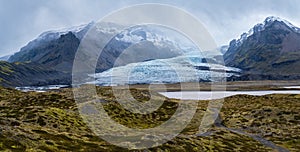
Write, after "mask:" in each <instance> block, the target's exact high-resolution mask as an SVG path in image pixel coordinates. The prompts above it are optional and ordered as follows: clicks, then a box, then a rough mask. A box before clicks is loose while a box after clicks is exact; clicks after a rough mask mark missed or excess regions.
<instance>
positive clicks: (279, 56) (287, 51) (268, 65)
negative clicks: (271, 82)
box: [224, 17, 300, 80]
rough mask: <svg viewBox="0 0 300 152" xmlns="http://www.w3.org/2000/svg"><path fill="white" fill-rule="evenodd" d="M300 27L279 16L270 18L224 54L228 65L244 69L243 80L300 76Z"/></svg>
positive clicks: (295, 77)
mask: <svg viewBox="0 0 300 152" xmlns="http://www.w3.org/2000/svg"><path fill="white" fill-rule="evenodd" d="M299 42H300V29H299V28H297V27H295V26H294V25H292V24H291V23H289V22H288V21H285V20H283V19H280V18H277V17H268V18H266V20H265V21H264V22H263V23H261V24H257V25H256V26H254V28H253V29H251V30H250V31H249V32H248V33H244V34H242V35H241V37H240V39H238V40H233V41H231V42H230V46H229V48H228V50H227V51H226V53H225V54H224V59H225V63H226V65H227V66H233V67H237V68H240V69H242V70H243V71H244V76H243V77H242V78H240V79H267V80H268V79H275V80H276V79H299V78H300V43H299Z"/></svg>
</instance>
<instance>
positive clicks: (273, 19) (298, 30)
mask: <svg viewBox="0 0 300 152" xmlns="http://www.w3.org/2000/svg"><path fill="white" fill-rule="evenodd" d="M274 22H280V23H282V24H285V25H286V26H287V28H290V29H291V30H293V31H294V32H296V33H300V28H298V27H296V26H294V25H293V24H292V23H290V22H289V21H287V20H284V19H281V18H279V17H275V16H269V17H267V18H266V19H265V20H264V22H263V23H258V24H256V25H255V26H254V27H253V28H251V29H250V30H249V31H248V32H245V33H243V34H242V35H241V37H240V38H239V39H237V40H236V42H235V43H236V44H235V45H236V46H240V45H242V43H243V42H244V41H245V40H246V39H247V38H248V37H250V36H252V35H253V34H256V33H258V32H260V31H263V30H265V29H266V28H267V27H269V26H271V25H272V24H273V23H274Z"/></svg>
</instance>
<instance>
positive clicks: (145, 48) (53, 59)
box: [9, 22, 226, 83]
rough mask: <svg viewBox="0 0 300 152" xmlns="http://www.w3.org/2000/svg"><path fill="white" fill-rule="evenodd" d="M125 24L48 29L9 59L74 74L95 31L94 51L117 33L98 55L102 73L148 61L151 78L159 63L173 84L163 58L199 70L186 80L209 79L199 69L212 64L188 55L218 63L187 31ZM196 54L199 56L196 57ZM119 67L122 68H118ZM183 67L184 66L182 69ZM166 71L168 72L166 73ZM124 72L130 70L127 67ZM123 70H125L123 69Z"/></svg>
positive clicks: (98, 70) (163, 76)
mask: <svg viewBox="0 0 300 152" xmlns="http://www.w3.org/2000/svg"><path fill="white" fill-rule="evenodd" d="M124 27H125V26H123V25H118V24H115V23H101V24H96V23H94V22H91V23H89V24H86V25H81V26H77V27H72V28H66V29H61V30H52V31H47V32H44V33H42V34H41V35H39V36H38V37H37V38H36V39H34V40H33V41H31V42H29V43H28V45H26V46H24V47H23V48H22V49H21V50H20V52H18V53H15V54H14V55H12V56H11V57H10V58H9V61H10V62H28V61H29V62H32V63H37V64H41V65H45V66H46V67H48V68H49V69H53V70H56V71H59V72H64V73H67V74H71V72H72V65H73V61H74V58H75V54H76V51H77V49H78V46H79V45H80V41H81V40H82V38H83V37H84V36H85V34H86V33H87V32H88V31H89V30H91V31H90V32H92V33H94V34H95V35H93V38H94V39H92V40H91V41H92V42H91V43H90V44H91V45H95V46H90V47H91V48H92V49H91V50H92V51H98V50H97V48H99V46H98V45H99V44H98V43H97V42H101V41H102V40H103V39H108V38H110V37H112V36H114V37H113V38H112V39H111V40H110V42H109V43H108V44H105V46H103V47H104V49H103V50H102V52H101V55H100V57H99V58H98V63H97V67H96V72H98V73H99V72H103V71H106V72H107V70H109V69H111V68H113V67H115V68H114V69H123V68H125V69H126V68H130V66H132V65H134V64H135V63H145V64H146V65H145V66H143V68H140V70H142V69H144V70H145V71H144V72H145V73H148V74H149V76H150V77H151V74H152V73H153V70H155V69H153V68H152V69H151V68H150V69H149V67H152V66H151V65H153V66H158V67H159V68H157V69H156V70H157V71H156V72H157V73H161V74H162V75H160V79H158V81H164V80H163V79H165V81H164V82H169V83H172V82H175V80H178V79H176V78H175V77H169V76H170V75H169V76H166V75H164V74H167V73H168V71H170V69H168V68H167V67H166V66H164V65H161V64H158V65H157V63H160V62H161V61H163V62H166V63H168V62H169V64H174V65H176V66H177V67H178V70H179V71H180V70H181V71H182V73H186V74H187V73H188V71H191V72H192V71H196V72H197V73H198V75H197V76H195V77H194V78H193V79H190V78H187V79H186V80H182V81H193V80H195V79H197V81H200V80H203V81H209V78H207V76H205V75H207V74H204V73H205V72H206V71H202V72H201V73H202V74H201V73H199V70H200V71H201V70H203V69H208V68H209V67H207V65H203V66H204V67H203V66H196V65H193V64H190V63H189V64H190V65H188V64H183V63H182V62H180V61H181V59H182V58H183V57H185V58H190V59H191V60H192V59H193V60H195V61H196V60H197V64H200V63H206V62H207V60H204V58H205V57H208V56H209V58H210V62H213V63H217V61H215V60H217V59H216V58H213V57H214V55H215V53H214V52H213V53H211V52H208V53H207V52H203V51H200V50H199V49H198V48H197V47H195V44H193V43H192V42H191V41H190V40H189V39H188V38H187V37H185V36H184V35H183V34H180V33H178V32H177V31H174V30H173V29H169V28H166V27H163V26H158V25H138V26H132V27H130V28H128V29H124ZM100 44H101V43H100ZM101 45H103V44H101ZM94 49H95V50H94ZM87 53H89V52H87ZM92 53H94V52H92ZM92 53H91V54H92ZM91 54H86V57H87V58H88V56H90V55H91ZM194 55H196V56H197V57H194ZM176 62H178V63H176ZM179 62H180V63H179ZM187 63H188V62H187ZM117 66H120V67H122V68H117ZM181 66H183V67H182V68H180V67H181ZM223 68H226V67H223ZM149 70H150V71H149ZM151 71H152V72H151ZM163 71H166V73H164V72H163ZM184 71H185V72H184ZM123 72H126V70H125V71H123ZM104 73H105V72H104ZM119 73H122V70H121V71H120V72H119ZM140 74H141V73H139V75H140ZM158 75H159V74H158ZM134 77H135V76H134ZM144 78H145V80H142V79H136V80H139V81H138V82H136V83H146V82H148V81H152V80H153V78H152V79H148V78H146V77H144ZM191 78H192V77H191ZM195 81H196V80H195Z"/></svg>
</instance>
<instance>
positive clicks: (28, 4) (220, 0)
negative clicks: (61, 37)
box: [0, 0, 300, 56]
mask: <svg viewBox="0 0 300 152" xmlns="http://www.w3.org/2000/svg"><path fill="white" fill-rule="evenodd" d="M142 3H163V4H170V5H174V6H177V7H179V8H182V9H184V10H187V11H188V12H190V13H191V14H193V15H194V16H196V17H197V18H198V19H199V20H201V21H202V22H203V24H204V25H205V26H206V28H207V29H208V31H209V32H210V33H211V34H212V36H213V37H214V38H215V40H216V42H217V44H218V45H223V44H227V43H228V42H229V41H230V40H231V39H233V38H237V37H238V36H239V35H240V34H241V33H242V32H246V31H248V30H249V29H250V28H251V27H252V26H253V25H255V24H256V23H258V22H262V21H263V20H264V18H265V17H267V16H270V15H274V16H279V17H281V18H285V19H287V20H289V21H291V22H292V23H293V24H295V25H297V26H300V17H299V14H300V1H298V0H189V1H183V0H177V1H174V0H163V1H162V0H115V1H111V0H101V1H99V0H0V56H2V55H6V54H12V53H13V52H16V51H18V50H19V49H20V48H21V47H22V46H24V45H26V43H28V42H29V41H30V40H32V39H34V38H35V37H37V36H38V35H39V34H40V33H42V32H44V31H47V30H51V29H57V28H58V29H59V28H64V27H69V26H74V25H80V24H83V23H88V22H90V21H92V20H94V21H97V20H99V19H100V18H102V17H104V16H105V15H107V14H108V13H110V12H112V11H114V10H116V9H120V8H122V7H126V6H129V5H133V4H142Z"/></svg>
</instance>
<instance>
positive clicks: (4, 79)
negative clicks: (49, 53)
mask: <svg viewBox="0 0 300 152" xmlns="http://www.w3.org/2000/svg"><path fill="white" fill-rule="evenodd" d="M70 79H71V78H70V75H68V74H66V73H62V72H59V71H55V70H52V69H50V68H48V67H45V66H43V65H40V64H36V63H20V62H15V63H8V62H5V61H0V86H5V87H12V86H40V85H49V84H70Z"/></svg>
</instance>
